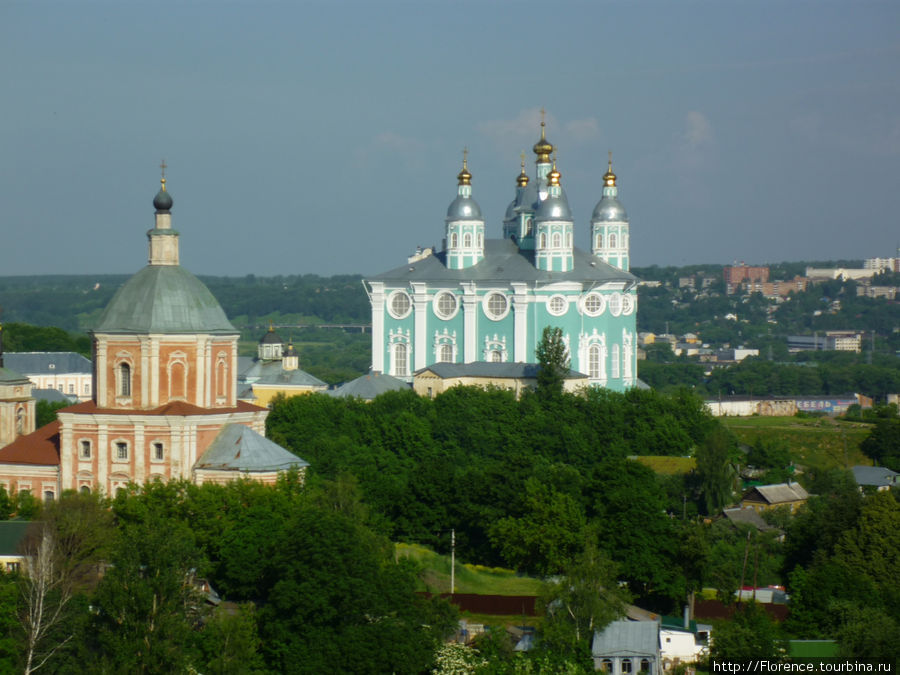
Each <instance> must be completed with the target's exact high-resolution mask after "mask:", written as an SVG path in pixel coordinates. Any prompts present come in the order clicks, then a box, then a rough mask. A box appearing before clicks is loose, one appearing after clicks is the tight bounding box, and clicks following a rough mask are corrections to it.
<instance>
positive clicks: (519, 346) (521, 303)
mask: <svg viewBox="0 0 900 675" xmlns="http://www.w3.org/2000/svg"><path fill="white" fill-rule="evenodd" d="M512 288H513V297H512V303H513V315H514V324H513V325H514V328H513V331H514V336H513V361H517V362H519V363H527V362H528V361H529V359H528V299H529V298H528V285H527V284H523V283H516V282H513V283H512Z"/></svg>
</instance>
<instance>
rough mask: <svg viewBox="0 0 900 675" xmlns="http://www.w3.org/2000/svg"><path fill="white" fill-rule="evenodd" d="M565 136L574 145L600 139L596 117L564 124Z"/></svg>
mask: <svg viewBox="0 0 900 675" xmlns="http://www.w3.org/2000/svg"><path fill="white" fill-rule="evenodd" d="M565 132H566V135H567V136H568V137H569V138H570V139H571V140H573V141H575V142H576V143H584V142H585V141H593V140H594V139H597V138H600V123H599V122H598V121H597V118H596V117H586V118H584V119H583V120H572V121H571V122H566V126H565Z"/></svg>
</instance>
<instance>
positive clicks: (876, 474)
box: [852, 465, 900, 492]
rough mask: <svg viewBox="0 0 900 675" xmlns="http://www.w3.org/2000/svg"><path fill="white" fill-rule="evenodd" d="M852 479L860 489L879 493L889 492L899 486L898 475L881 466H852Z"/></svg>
mask: <svg viewBox="0 0 900 675" xmlns="http://www.w3.org/2000/svg"><path fill="white" fill-rule="evenodd" d="M852 471H853V479H854V480H855V481H856V484H857V485H859V487H860V489H863V488H874V489H875V490H877V491H879V492H881V491H883V490H890V489H891V488H892V487H894V486H895V485H900V473H897V472H896V471H892V470H890V469H886V468H885V467H883V466H860V465H857V466H854V467H853V469H852Z"/></svg>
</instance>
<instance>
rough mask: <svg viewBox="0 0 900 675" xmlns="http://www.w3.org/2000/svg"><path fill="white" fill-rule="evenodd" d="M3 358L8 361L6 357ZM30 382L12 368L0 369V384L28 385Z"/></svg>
mask: <svg viewBox="0 0 900 675" xmlns="http://www.w3.org/2000/svg"><path fill="white" fill-rule="evenodd" d="M3 358H4V359H6V356H4V357H3ZM29 382H31V380H29V379H28V378H27V377H25V376H24V375H22V374H20V373H17V372H16V371H14V370H12V369H11V368H0V384H28V383H29Z"/></svg>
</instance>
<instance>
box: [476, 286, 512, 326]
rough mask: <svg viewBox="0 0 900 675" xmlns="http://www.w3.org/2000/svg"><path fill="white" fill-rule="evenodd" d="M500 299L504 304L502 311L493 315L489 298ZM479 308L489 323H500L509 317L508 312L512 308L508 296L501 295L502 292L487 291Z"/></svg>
mask: <svg viewBox="0 0 900 675" xmlns="http://www.w3.org/2000/svg"><path fill="white" fill-rule="evenodd" d="M494 297H500V298H503V302H504V303H506V304H505V307H504V310H503V311H502V312H499V313H495V312H494V311H493V310H492V309H491V298H494ZM481 307H482V310H483V311H484V315H485V316H486V317H487V318H488V319H490V320H491V321H501V320H502V319H505V318H506V317H507V316H508V315H509V311H510V309H511V307H512V302H510V300H509V296H508V295H506V294H505V293H503V292H502V291H489V292H487V293H485V295H484V299H483V300H482V301H481Z"/></svg>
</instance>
